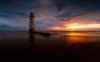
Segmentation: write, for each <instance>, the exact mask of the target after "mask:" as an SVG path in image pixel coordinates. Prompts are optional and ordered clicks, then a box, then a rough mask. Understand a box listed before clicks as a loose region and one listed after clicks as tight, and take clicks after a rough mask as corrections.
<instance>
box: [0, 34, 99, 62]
mask: <svg viewBox="0 0 100 62" xmlns="http://www.w3.org/2000/svg"><path fill="white" fill-rule="evenodd" d="M51 33H52V32H51ZM56 33H57V34H54V35H51V36H50V37H48V36H44V35H39V34H32V33H27V32H21V33H18V32H17V33H16V32H14V33H12V32H11V33H8V32H7V34H5V33H4V35H5V36H2V35H3V33H0V50H1V51H0V57H1V58H0V60H3V59H4V60H12V59H14V60H19V59H21V60H23V61H27V62H30V61H33V62H38V61H42V62H59V61H60V62H71V61H74V62H75V61H76V62H100V61H99V60H100V59H99V58H100V32H56Z"/></svg>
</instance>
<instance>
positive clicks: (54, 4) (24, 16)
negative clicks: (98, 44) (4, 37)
mask: <svg viewBox="0 0 100 62" xmlns="http://www.w3.org/2000/svg"><path fill="white" fill-rule="evenodd" d="M30 12H33V13H34V14H35V24H36V30H66V29H67V28H66V27H67V26H68V27H69V25H70V24H74V25H75V24H77V25H80V24H81V25H89V24H98V25H97V26H100V25H99V24H100V0H0V30H28V29H29V14H30ZM74 25H73V26H74ZM90 27H93V26H90ZM80 30H81V29H80ZM84 30H87V29H84ZM88 30H91V29H90V28H89V29H88ZM92 30H100V27H97V28H92Z"/></svg>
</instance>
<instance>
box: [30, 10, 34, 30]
mask: <svg viewBox="0 0 100 62" xmlns="http://www.w3.org/2000/svg"><path fill="white" fill-rule="evenodd" d="M29 18H30V22H29V31H30V32H35V22H34V21H35V20H34V19H35V16H34V13H33V12H31V13H30V15H29Z"/></svg>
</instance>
